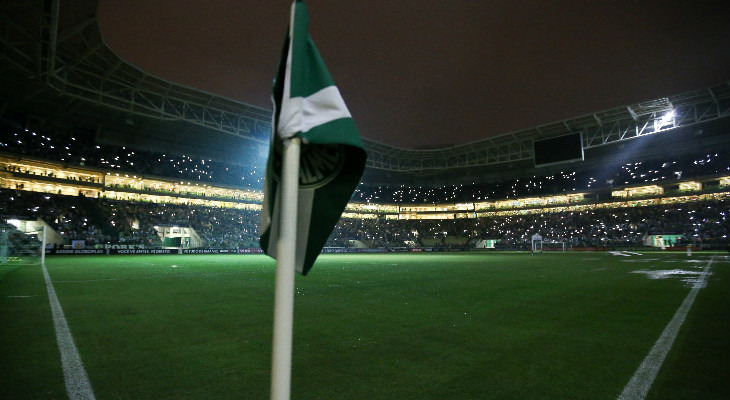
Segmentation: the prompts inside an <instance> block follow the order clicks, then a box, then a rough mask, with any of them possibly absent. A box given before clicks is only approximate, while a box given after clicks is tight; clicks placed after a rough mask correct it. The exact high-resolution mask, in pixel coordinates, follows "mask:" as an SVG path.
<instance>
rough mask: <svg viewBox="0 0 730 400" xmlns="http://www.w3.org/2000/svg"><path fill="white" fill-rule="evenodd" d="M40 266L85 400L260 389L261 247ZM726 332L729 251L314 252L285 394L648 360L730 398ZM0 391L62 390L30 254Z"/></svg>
mask: <svg viewBox="0 0 730 400" xmlns="http://www.w3.org/2000/svg"><path fill="white" fill-rule="evenodd" d="M46 268H47V271H48V274H49V276H50V278H51V279H52V282H53V288H55V293H56V294H57V298H58V301H59V303H60V305H61V307H62V308H63V313H64V315H65V320H66V321H67V323H68V327H69V329H70V333H71V334H72V336H73V339H74V341H75V345H76V348H77V350H78V354H79V355H80V358H81V360H82V362H83V366H84V367H85V370H86V373H87V374H88V378H89V382H90V385H91V387H92V389H93V393H94V395H95V397H96V399H100V400H101V399H135V400H136V399H265V398H268V396H269V386H270V382H269V381H270V368H271V365H270V364H271V335H272V321H273V297H274V272H275V271H274V261H273V260H271V259H270V258H268V257H266V256H263V255H215V256H209V255H185V256H161V255H158V256H144V255H137V256H84V257H80V256H55V257H49V258H47V259H46ZM688 300H692V301H690V302H689V305H688V304H687V302H688ZM682 310H684V311H682ZM680 314H683V315H680ZM678 315H679V316H680V317H681V318H680V321H679V325H676V326H675V327H674V328H675V329H673V330H670V329H669V327H670V326H671V324H672V323H673V322H676V320H677V316H678ZM665 328H666V329H665ZM667 331H671V332H669V336H671V337H670V338H669V339H670V340H668V344H667V340H664V341H662V339H661V338H662V337H664V339H667V338H666V337H665V336H666V335H667ZM728 336H730V260H729V259H728V257H727V256H726V253H724V254H720V253H715V254H713V253H702V252H700V253H697V252H696V253H695V254H693V255H692V256H687V255H686V254H683V253H667V252H655V253H644V254H637V253H620V254H619V253H613V254H612V253H607V252H586V253H581V252H554V253H545V254H542V255H534V256H532V255H530V254H529V253H462V254H459V253H450V254H437V253H434V254H373V255H356V254H352V255H350V254H343V255H322V256H320V258H319V259H318V261H317V263H316V264H315V266H314V268H313V269H312V271H311V272H310V273H309V275H308V276H306V277H302V276H297V278H296V295H295V320H294V349H293V371H292V398H293V399H369V400H372V399H399V400H402V399H616V398H618V397H619V396H620V395H621V394H622V392H623V391H624V389H625V388H626V387H627V386H629V384H630V381H632V378H635V377H636V376H639V377H641V375H642V374H644V375H646V370H645V369H644V370H642V368H644V366H645V365H646V364H647V362H648V364H649V368H650V369H651V368H652V367H653V368H654V369H658V373H656V378H655V379H653V380H651V381H650V382H649V386H650V389H649V390H648V394H647V395H646V396H645V398H647V399H727V398H730V383H729V382H730V338H729V337H728ZM63 346H64V345H61V346H60V347H63ZM657 347H660V350H662V349H663V350H664V356H662V357H660V359H659V360H658V359H657V358H656V357H654V358H652V357H651V356H649V355H650V353H652V352H653V349H656V348H657ZM62 351H63V350H62ZM645 360H648V361H645ZM642 363H643V364H642ZM66 373H68V371H66ZM0 398H1V399H8V400H10V399H64V398H67V394H66V387H65V385H64V369H63V368H62V363H61V356H60V353H59V342H57V339H56V333H55V330H54V318H53V316H52V311H51V304H50V303H49V295H48V292H47V288H46V283H45V280H44V275H43V271H42V268H41V266H39V265H31V266H7V265H3V266H0ZM628 398H631V397H628ZM634 398H644V397H634Z"/></svg>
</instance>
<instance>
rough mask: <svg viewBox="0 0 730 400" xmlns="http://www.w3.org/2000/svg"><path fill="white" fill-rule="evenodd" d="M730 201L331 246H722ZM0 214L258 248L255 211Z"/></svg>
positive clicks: (332, 241)
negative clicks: (672, 239) (539, 242)
mask: <svg viewBox="0 0 730 400" xmlns="http://www.w3.org/2000/svg"><path fill="white" fill-rule="evenodd" d="M729 206H730V200H728V199H721V200H714V201H702V202H695V203H677V204H667V205H654V206H644V207H631V208H594V209H591V210H586V211H566V212H560V213H543V214H539V213H534V214H525V215H510V216H494V217H484V218H471V219H454V220H397V219H350V218H343V219H341V220H340V222H339V223H338V224H337V226H336V227H335V230H334V232H333V233H332V235H331V236H330V238H329V239H328V241H327V246H330V247H352V246H362V245H364V246H367V247H459V248H466V247H471V246H474V245H475V244H476V243H477V242H478V241H479V240H483V239H497V240H499V243H500V246H504V247H509V248H513V247H521V246H522V247H524V246H526V244H528V243H529V242H530V237H531V236H532V235H533V234H535V233H540V234H541V235H542V236H543V237H545V239H546V240H550V241H560V242H566V243H568V244H569V245H570V246H574V247H578V246H626V245H629V246H640V245H641V244H642V242H643V239H644V237H645V236H646V235H667V234H673V235H681V243H682V244H687V243H697V242H702V243H728V235H729V234H730V220H729V219H728V216H727V212H728V210H729V209H730V207H729ZM0 215H3V216H6V217H7V216H17V217H19V218H24V219H37V218H41V219H42V220H44V221H45V222H47V223H48V224H49V225H51V226H52V227H53V228H54V229H55V230H56V231H57V232H58V233H59V234H60V235H61V236H62V237H63V238H64V239H65V240H66V241H68V242H70V241H71V240H75V239H83V240H85V241H86V244H87V245H94V244H100V243H108V242H110V241H116V243H122V244H124V243H129V244H144V245H146V246H153V247H154V246H159V245H161V241H160V238H159V236H158V235H157V230H156V229H155V226H158V227H159V226H181V227H191V228H193V229H194V230H195V232H196V233H197V234H198V235H199V236H200V238H201V239H202V240H203V243H204V246H206V247H209V248H253V247H257V246H258V225H259V218H260V214H259V212H257V211H250V210H240V209H234V208H214V207H203V206H189V205H172V204H156V203H135V202H124V201H117V200H109V199H103V198H100V199H80V198H77V197H72V196H62V195H53V194H45V193H35V192H27V191H19V190H10V189H2V190H0Z"/></svg>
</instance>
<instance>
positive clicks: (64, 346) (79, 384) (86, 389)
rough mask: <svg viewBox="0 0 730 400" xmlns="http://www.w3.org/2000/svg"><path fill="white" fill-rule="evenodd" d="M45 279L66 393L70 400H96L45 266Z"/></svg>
mask: <svg viewBox="0 0 730 400" xmlns="http://www.w3.org/2000/svg"><path fill="white" fill-rule="evenodd" d="M41 267H42V268H43V277H45V278H46V289H47V290H48V301H50V302H51V313H52V314H53V327H54V328H56V342H58V350H59V351H60V352H61V365H62V366H63V380H64V382H65V383H66V393H67V394H68V398H69V399H70V400H95V399H96V398H95V397H94V391H93V390H92V389H91V382H89V376H88V375H86V370H85V369H84V364H83V363H82V362H81V356H80V355H79V351H78V350H77V349H76V345H75V344H74V339H73V337H72V336H71V330H70V329H69V328H68V323H67V322H66V317H65V316H64V315H63V309H62V308H61V303H59V302H58V297H57V296H56V289H54V288H53V282H52V281H51V276H50V275H48V270H47V269H46V265H45V264H41Z"/></svg>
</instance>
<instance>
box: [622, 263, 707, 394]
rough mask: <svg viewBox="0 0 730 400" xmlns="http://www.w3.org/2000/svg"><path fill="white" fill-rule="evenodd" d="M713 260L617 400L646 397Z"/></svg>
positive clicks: (703, 284) (702, 285)
mask: <svg viewBox="0 0 730 400" xmlns="http://www.w3.org/2000/svg"><path fill="white" fill-rule="evenodd" d="M713 260H714V257H713V258H711V259H710V261H708V262H707V265H706V266H705V268H704V269H703V270H702V274H701V275H700V278H699V279H698V280H697V282H696V283H695V285H694V286H693V287H692V290H690V291H689V293H688V294H687V297H685V298H684V301H683V302H682V304H681V305H680V306H679V308H678V309H677V312H676V313H674V317H672V320H671V321H669V324H667V326H666V328H664V331H663V332H662V334H661V335H660V336H659V339H657V341H656V343H654V347H652V348H651V350H650V351H649V354H647V356H646V358H644V361H643V362H642V363H641V365H639V368H638V369H637V370H636V372H635V373H634V376H633V377H631V380H630V381H629V383H627V384H626V386H625V387H624V390H623V392H621V394H620V395H619V397H618V400H643V399H645V398H646V395H647V394H648V393H649V389H651V385H652V383H654V379H655V378H656V376H657V374H658V373H659V369H660V368H661V366H662V363H663V362H664V359H665V358H666V357H667V354H669V350H671V349H672V344H674V339H676V338H677V334H678V333H679V328H681V327H682V324H683V323H684V320H685V318H686V317H687V313H689V309H690V307H692V303H694V301H695V298H696V297H697V293H698V292H699V291H700V289H702V288H703V287H704V286H705V280H706V279H707V274H708V272H709V271H710V267H711V266H712V262H713Z"/></svg>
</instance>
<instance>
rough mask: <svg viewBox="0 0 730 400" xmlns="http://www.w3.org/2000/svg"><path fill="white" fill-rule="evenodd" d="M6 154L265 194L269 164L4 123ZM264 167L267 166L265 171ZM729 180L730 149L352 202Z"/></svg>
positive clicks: (395, 191) (392, 190)
mask: <svg viewBox="0 0 730 400" xmlns="http://www.w3.org/2000/svg"><path fill="white" fill-rule="evenodd" d="M0 151H4V152H9V153H15V154H22V155H27V156H33V157H40V158H46V159H50V160H53V161H61V162H64V163H68V164H75V165H86V166H93V167H99V168H104V169H109V170H116V171H119V172H128V173H134V174H148V175H153V176H160V177H167V178H173V179H178V178H183V179H185V180H190V181H193V182H197V183H202V184H220V185H231V186H237V187H240V188H241V189H255V190H261V189H262V188H263V181H264V174H265V165H264V163H265V160H259V161H260V163H251V164H248V165H241V164H231V163H225V162H220V161H215V160H210V159H195V158H193V157H190V156H185V155H182V156H179V155H171V154H161V153H154V152H149V151H136V150H132V149H128V148H126V147H122V146H111V145H104V146H102V145H99V144H95V142H94V137H93V133H90V132H87V133H84V132H75V133H73V134H70V133H62V132H57V133H54V134H50V133H41V132H35V131H32V130H27V129H22V128H20V127H19V126H17V124H15V125H13V124H12V123H8V122H7V121H5V122H4V123H2V124H0ZM259 164H260V165H259ZM717 174H730V150H727V149H722V150H717V151H714V152H712V153H708V154H701V155H697V156H692V157H687V156H667V157H665V158H663V159H661V160H654V161H638V162H631V163H625V164H619V165H605V166H602V167H601V168H596V169H588V170H582V169H581V170H574V171H563V172H556V173H552V174H545V175H541V176H537V175H535V176H531V177H526V178H518V179H505V180H496V181H488V182H475V183H470V184H458V185H440V186H428V187H427V186H407V185H392V186H371V185H368V184H367V183H365V184H361V185H359V186H358V188H357V189H356V191H355V193H354V194H353V197H352V201H354V202H363V203H385V204H389V203H390V204H434V203H449V202H476V201H487V200H496V199H514V198H518V197H529V196H542V195H551V194H561V193H566V192H576V191H588V190H592V189H597V188H606V187H609V188H610V187H621V186H626V185H634V184H644V183H656V182H667V181H672V180H677V179H679V178H682V179H687V178H694V177H699V176H710V175H717Z"/></svg>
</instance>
